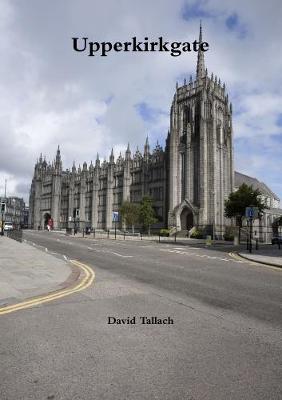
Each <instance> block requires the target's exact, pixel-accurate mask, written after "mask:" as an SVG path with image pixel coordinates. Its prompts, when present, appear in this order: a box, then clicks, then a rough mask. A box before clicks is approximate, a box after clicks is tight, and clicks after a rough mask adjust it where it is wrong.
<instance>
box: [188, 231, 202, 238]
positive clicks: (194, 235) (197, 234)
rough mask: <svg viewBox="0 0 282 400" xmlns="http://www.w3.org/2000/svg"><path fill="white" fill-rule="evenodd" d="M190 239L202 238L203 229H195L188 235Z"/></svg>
mask: <svg viewBox="0 0 282 400" xmlns="http://www.w3.org/2000/svg"><path fill="white" fill-rule="evenodd" d="M190 237H191V238H192V239H203V237H204V235H203V231H202V230H201V229H195V230H194V231H193V232H192V233H191V236H190Z"/></svg>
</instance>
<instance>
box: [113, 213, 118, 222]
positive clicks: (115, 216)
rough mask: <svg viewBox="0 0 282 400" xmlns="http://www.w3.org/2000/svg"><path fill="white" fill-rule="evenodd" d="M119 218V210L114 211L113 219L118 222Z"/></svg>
mask: <svg viewBox="0 0 282 400" xmlns="http://www.w3.org/2000/svg"><path fill="white" fill-rule="evenodd" d="M118 220H119V212H118V211H113V221H114V222H118Z"/></svg>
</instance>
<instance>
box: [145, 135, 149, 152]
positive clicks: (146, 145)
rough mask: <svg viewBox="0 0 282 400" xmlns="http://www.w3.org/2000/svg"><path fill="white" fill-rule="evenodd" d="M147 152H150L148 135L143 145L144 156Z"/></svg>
mask: <svg viewBox="0 0 282 400" xmlns="http://www.w3.org/2000/svg"><path fill="white" fill-rule="evenodd" d="M149 152H150V146H149V138H148V135H147V137H146V142H145V146H144V156H148V155H149Z"/></svg>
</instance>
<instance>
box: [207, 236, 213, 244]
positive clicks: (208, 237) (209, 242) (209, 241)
mask: <svg viewBox="0 0 282 400" xmlns="http://www.w3.org/2000/svg"><path fill="white" fill-rule="evenodd" d="M211 245H212V240H211V235H207V237H206V246H211Z"/></svg>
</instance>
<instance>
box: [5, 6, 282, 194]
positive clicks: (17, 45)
mask: <svg viewBox="0 0 282 400" xmlns="http://www.w3.org/2000/svg"><path fill="white" fill-rule="evenodd" d="M281 14H282V3H281V1H280V0H269V1H268V2H262V1H260V2H258V1H256V0H251V1H248V2H246V1H245V0H244V1H243V0H237V1H235V0H234V1H232V0H231V1H228V2H222V1H221V0H205V1H189V0H188V1H183V0H174V1H172V0H156V1H154V2H152V1H149V0H143V1H135V2H132V1H130V0H122V1H120V2H116V1H114V0H106V1H104V2H99V3H98V2H93V1H91V0H82V1H81V2H77V1H75V0H69V1H68V2H67V3H64V4H63V3H62V2H52V3H50V2H46V1H43V0H29V1H27V2H18V1H16V0H1V15H0V53H1V65H0V89H1V93H2V95H1V99H0V122H1V123H0V138H1V155H2V156H1V159H0V193H2V192H3V189H4V179H5V178H7V179H8V193H9V194H11V195H12V194H13V195H19V196H24V197H25V198H26V199H27V197H28V191H29V186H30V181H31V177H32V174H33V168H34V163H35V161H36V158H37V157H38V156H39V154H40V153H41V152H42V153H43V154H45V155H46V157H47V159H51V160H52V159H53V158H54V155H55V151H56V148H57V145H58V144H60V145H61V149H62V157H63V163H64V167H65V168H68V167H71V165H72V162H73V160H76V163H77V164H79V163H80V164H82V163H83V161H84V160H86V161H87V162H88V163H89V162H90V161H91V160H94V159H95V157H96V153H97V152H99V154H100V156H101V157H104V158H108V157H109V154H110V151H111V148H112V147H114V152H115V155H116V156H117V155H118V154H119V152H120V151H121V152H123V151H125V148H126V146H127V143H128V142H130V144H131V149H132V151H135V150H136V147H137V146H138V147H139V149H142V148H143V145H144V142H145V139H146V136H147V135H148V136H149V141H150V143H151V145H152V146H154V145H155V144H156V142H157V141H159V142H160V143H161V144H162V145H164V143H165V138H166V135H167V131H168V129H169V112H170V105H171V101H172V98H173V94H174V91H175V84H176V81H179V84H181V83H182V82H183V80H184V78H186V79H187V80H188V79H189V76H190V74H192V75H193V78H194V77H195V69H196V54H194V53H186V54H185V55H181V56H180V57H171V56H170V55H169V54H150V53H147V54H128V53H117V54H115V55H111V56H109V57H106V58H101V57H100V58H99V57H95V58H94V57H93V58H90V57H86V56H84V55H82V54H78V53H74V52H73V51H72V48H71V37H73V36H80V37H81V36H88V37H89V39H91V40H92V39H93V40H99V41H102V40H111V41H119V40H121V41H126V40H128V39H130V38H131V37H133V36H137V37H138V38H140V39H141V40H142V38H144V37H145V36H149V37H150V38H152V40H154V38H158V37H159V36H163V37H164V38H165V39H167V40H170V41H175V40H176V41H178V40H179V41H193V40H195V39H196V38H197V37H198V31H199V21H200V20H202V25H203V34H204V39H205V40H206V41H208V42H209V44H210V50H209V51H208V52H207V53H206V54H205V61H206V66H207V68H208V71H209V74H210V73H211V72H213V73H214V74H215V75H217V76H218V77H220V78H221V81H223V82H225V83H226V88H227V91H228V93H229V98H230V99H231V101H232V103H233V111H234V113H233V128H234V149H235V168H236V170H238V171H240V172H242V173H245V174H248V175H250V176H254V177H256V178H257V179H259V180H263V181H264V182H265V183H266V184H267V185H269V186H270V188H271V189H272V190H273V191H274V192H276V193H277V194H278V195H279V197H280V198H281V199H282V182H281V158H282V157H281V153H282V152H281V150H282V111H281V110H282V108H281V105H282V74H281V71H282V56H281V51H280V48H281V44H280V40H281V33H282V32H281V30H282V29H281V22H280V16H281ZM47 17H48V18H47ZM50 21H51V22H50Z"/></svg>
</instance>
